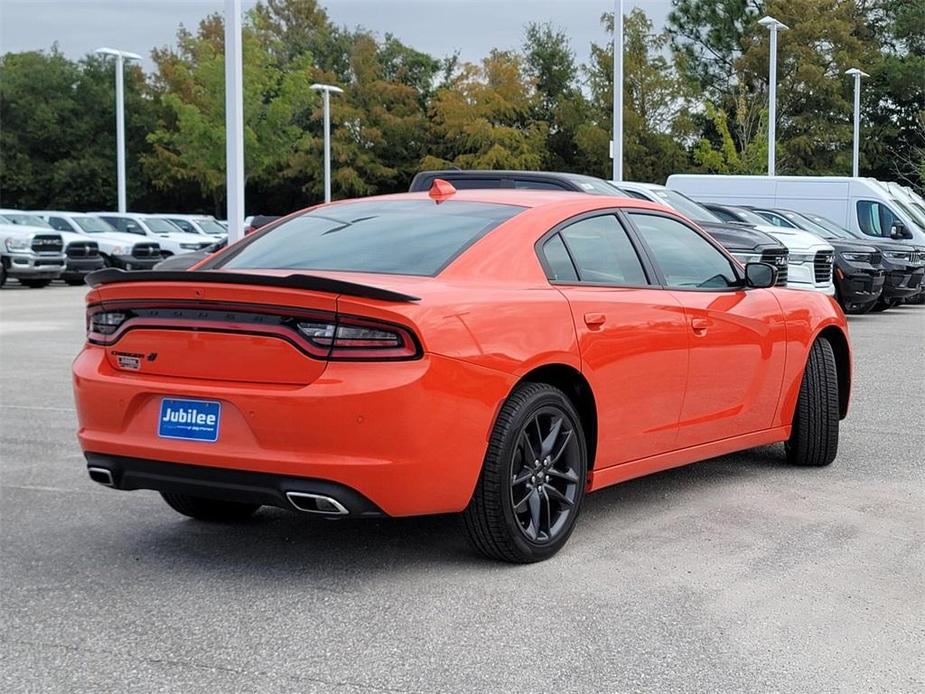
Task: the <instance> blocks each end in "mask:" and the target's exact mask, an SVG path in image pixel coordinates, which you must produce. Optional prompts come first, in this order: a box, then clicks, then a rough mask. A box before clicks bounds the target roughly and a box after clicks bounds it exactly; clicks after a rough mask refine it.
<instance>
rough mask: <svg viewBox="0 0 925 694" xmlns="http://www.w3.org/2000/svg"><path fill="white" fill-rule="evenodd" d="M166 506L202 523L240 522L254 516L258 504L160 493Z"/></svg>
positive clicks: (258, 506)
mask: <svg viewBox="0 0 925 694" xmlns="http://www.w3.org/2000/svg"><path fill="white" fill-rule="evenodd" d="M161 496H162V497H163V498H164V501H166V502H167V505H168V506H170V508H172V509H173V510H174V511H176V512H177V513H182V514H183V515H184V516H189V517H190V518H195V519H196V520H203V521H217V522H230V521H240V520H244V519H246V518H249V517H250V516H252V515H254V512H255V511H256V510H257V509H258V508H260V504H245V503H240V502H237V501H222V500H220V499H206V498H204V497H200V496H189V495H187V494H176V493H174V492H161Z"/></svg>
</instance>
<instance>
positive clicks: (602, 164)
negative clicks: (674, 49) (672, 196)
mask: <svg viewBox="0 0 925 694" xmlns="http://www.w3.org/2000/svg"><path fill="white" fill-rule="evenodd" d="M602 23H603V24H604V26H605V27H606V29H607V31H608V32H609V33H610V34H611V35H613V15H604V16H603V17H602ZM623 32H624V39H623V40H624V56H623V61H624V64H623V74H624V78H623V143H624V152H623V177H624V178H625V179H627V180H640V181H655V182H659V183H661V182H663V181H664V180H665V178H666V177H667V176H668V175H669V174H671V173H673V172H674V171H678V170H681V169H683V168H684V167H685V166H686V164H687V154H686V152H685V150H684V146H683V144H682V143H683V142H684V141H685V140H686V139H689V138H690V135H691V133H690V119H689V117H688V114H687V105H686V99H685V85H684V83H683V81H682V80H681V79H680V78H679V76H678V75H677V73H676V72H675V70H674V67H673V65H672V64H671V63H670V62H669V61H668V59H667V58H666V57H665V55H664V50H663V49H664V48H665V46H666V45H667V41H668V37H667V36H666V35H664V34H656V33H655V32H654V28H653V25H652V22H651V21H650V20H649V18H648V17H647V16H646V14H645V12H643V11H642V10H640V9H638V8H637V9H634V10H633V11H632V12H630V14H629V15H628V16H627V17H626V18H625V21H624V24H623ZM588 86H589V87H590V91H591V104H592V116H591V118H590V119H589V120H588V121H587V122H585V123H583V124H582V125H581V126H580V127H579V128H578V135H577V140H578V146H579V148H580V150H581V151H582V154H583V157H584V160H585V161H586V162H587V163H588V173H594V174H596V175H599V176H603V177H605V178H608V179H609V178H610V174H611V166H612V162H611V159H610V156H609V154H610V139H611V130H612V125H611V124H612V122H613V42H612V41H608V43H607V44H606V45H605V46H599V45H597V44H594V45H592V46H591V62H590V64H589V66H588Z"/></svg>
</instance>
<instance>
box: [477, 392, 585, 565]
mask: <svg viewBox="0 0 925 694" xmlns="http://www.w3.org/2000/svg"><path fill="white" fill-rule="evenodd" d="M587 457H588V453H587V447H586V444H585V435H584V431H583V429H582V425H581V419H580V417H579V416H578V412H577V411H576V409H575V405H574V404H573V402H572V400H571V399H569V397H568V396H567V395H566V394H565V393H563V392H562V391H561V390H559V389H558V388H556V387H554V386H552V385H549V384H546V383H523V384H521V385H519V386H518V387H517V388H515V389H514V391H513V392H512V393H511V395H510V397H508V399H507V400H506V401H505V403H504V405H503V406H502V407H501V411H500V412H499V413H498V418H497V421H496V422H495V427H494V429H493V431H492V434H491V438H490V440H489V444H488V450H487V452H486V454H485V461H484V463H483V465H482V472H481V475H480V476H479V481H478V484H477V485H476V488H475V492H474V493H473V495H472V499H471V500H470V501H469V505H468V506H467V507H466V510H465V512H464V513H463V519H464V521H465V525H466V530H467V531H468V534H469V538H470V539H471V540H472V543H473V544H474V545H475V547H476V549H478V550H479V551H480V552H482V553H483V554H485V555H486V556H488V557H491V558H493V559H501V560H502V561H509V562H515V563H529V562H535V561H540V560H542V559H547V558H549V557H551V556H552V555H554V554H555V553H556V552H558V551H559V550H560V549H561V548H562V547H563V545H565V543H566V542H567V541H568V538H569V536H570V535H571V533H572V530H573V529H574V527H575V521H576V520H577V518H578V514H579V511H580V508H581V502H582V499H583V498H584V492H585V480H586V478H587Z"/></svg>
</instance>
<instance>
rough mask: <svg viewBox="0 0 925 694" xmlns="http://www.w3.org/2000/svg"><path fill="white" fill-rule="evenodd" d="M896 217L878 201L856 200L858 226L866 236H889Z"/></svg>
mask: <svg viewBox="0 0 925 694" xmlns="http://www.w3.org/2000/svg"><path fill="white" fill-rule="evenodd" d="M894 221H896V215H895V214H893V211H892V210H891V209H890V208H889V207H887V206H886V205H884V204H883V203H882V202H880V201H878V200H858V226H860V227H861V231H863V232H864V233H865V234H867V235H868V236H889V235H890V232H891V230H892V229H893V222H894Z"/></svg>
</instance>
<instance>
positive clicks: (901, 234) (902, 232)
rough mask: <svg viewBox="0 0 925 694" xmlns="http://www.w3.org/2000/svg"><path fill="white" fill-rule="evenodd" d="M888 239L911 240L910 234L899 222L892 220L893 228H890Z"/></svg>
mask: <svg viewBox="0 0 925 694" xmlns="http://www.w3.org/2000/svg"><path fill="white" fill-rule="evenodd" d="M890 238H892V239H911V238H912V232H911V231H909V230H908V229H907V228H906V225H905V224H903V223H902V222H901V221H900V220H898V219H894V220H893V226H892V227H891V228H890Z"/></svg>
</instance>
